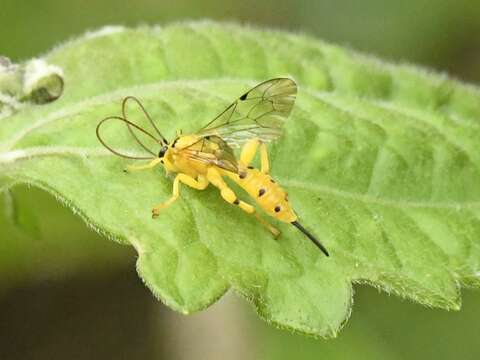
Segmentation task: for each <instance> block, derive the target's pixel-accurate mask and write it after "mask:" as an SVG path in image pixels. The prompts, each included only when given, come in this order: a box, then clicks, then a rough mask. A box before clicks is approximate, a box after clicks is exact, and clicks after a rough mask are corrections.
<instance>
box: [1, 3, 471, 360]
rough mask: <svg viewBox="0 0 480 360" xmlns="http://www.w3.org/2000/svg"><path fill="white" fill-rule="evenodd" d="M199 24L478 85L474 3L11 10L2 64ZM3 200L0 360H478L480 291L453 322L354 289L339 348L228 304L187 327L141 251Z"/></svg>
mask: <svg viewBox="0 0 480 360" xmlns="http://www.w3.org/2000/svg"><path fill="white" fill-rule="evenodd" d="M203 18H209V19H215V20H226V21H236V22H240V23H248V24H254V25H259V26H268V27H274V28H280V29H287V30H291V31H295V32H298V31H301V32H306V33H309V34H313V35H316V36H318V37H321V38H323V39H325V40H328V41H331V42H335V43H339V44H342V45H345V46H349V47H351V48H354V49H358V50H361V51H365V52H368V53H371V54H374V55H377V56H379V57H382V58H384V59H387V60H391V61H394V62H412V63H417V64H421V65H425V66H428V67H430V68H433V69H436V70H438V71H444V72H448V73H449V74H450V75H453V76H455V77H457V78H460V79H462V80H465V81H469V82H473V83H475V82H478V81H480V40H479V39H480V36H479V35H480V4H479V3H478V1H475V0H471V1H470V0H457V1H453V0H406V1H382V0H364V1H353V0H337V1H334V0H318V1H315V0H300V1H287V0H278V1H271V0H268V1H262V2H260V1H253V0H243V1H231V0H224V1H220V0H207V1H196V2H195V1H189V0H176V1H174V2H167V1H153V0H142V1H126V0H116V1H113V0H109V1H96V2H93V1H80V0H73V1H58V0H43V1H42V2H33V1H22V2H21V1H13V0H2V2H1V3H0V29H1V32H0V54H2V55H5V56H8V57H10V58H11V59H12V60H15V61H20V60H24V59H28V58H30V57H33V56H38V55H41V54H42V53H45V52H46V51H48V50H49V49H51V48H52V47H53V46H56V45H58V44H59V43H61V42H63V41H65V40H68V39H70V38H72V37H73V36H76V35H79V34H81V33H83V32H84V31H86V30H89V29H90V30H92V29H95V28H97V27H99V26H103V25H108V24H123V25H131V26H134V25H138V24H164V23H166V22H170V21H179V20H186V19H203ZM0 195H1V196H0V201H1V202H2V206H0V229H1V233H0V359H2V360H7V359H65V358H68V359H113V358H115V359H193V358H196V359H197V358H198V359H225V358H227V359H248V358H258V359H292V358H295V359H358V358H360V359H407V358H408V359H417V358H418V359H454V358H455V359H478V358H480V345H479V344H478V334H480V309H479V307H478V304H479V303H480V295H479V293H478V291H473V290H464V291H463V294H464V297H463V303H464V304H463V308H462V310H461V311H460V312H457V313H453V312H445V311H440V310H434V309H427V308H423V307H421V306H420V305H416V304H413V303H410V302H408V301H404V300H401V299H399V298H397V297H393V296H388V295H387V294H385V293H380V292H378V291H377V290H375V289H373V288H371V287H367V286H360V285H357V286H355V289H356V297H355V306H354V309H353V314H352V316H351V319H350V320H349V321H348V322H347V324H346V326H345V328H344V329H343V331H342V332H341V333H340V336H339V337H338V338H337V339H334V340H329V341H324V340H315V339H310V338H306V337H304V336H301V335H293V334H291V333H288V332H285V331H280V330H276V329H274V328H272V327H270V326H268V325H266V324H264V323H263V322H262V321H261V320H259V319H258V318H257V317H256V316H255V314H254V312H253V311H252V309H251V308H250V306H248V305H247V304H245V302H244V301H243V300H241V299H238V298H237V297H235V296H234V295H231V294H230V295H228V296H227V297H226V298H224V299H222V300H221V301H220V302H219V303H218V304H216V305H214V306H213V307H211V308H210V309H208V310H207V311H205V312H202V313H199V314H195V315H192V316H188V317H185V316H182V315H178V314H176V313H173V312H171V311H170V310H168V309H166V308H165V307H164V306H163V305H161V304H160V303H159V302H157V301H156V300H155V299H154V298H153V296H152V295H151V293H150V292H149V291H148V290H147V289H146V288H145V287H144V286H143V284H142V282H141V280H140V279H139V278H138V277H137V276H136V273H135V253H134V252H133V251H132V250H131V249H129V248H127V247H123V246H120V245H117V244H114V243H112V242H110V241H107V240H105V239H102V238H101V237H100V236H98V235H96V234H95V233H94V232H93V231H92V230H90V229H88V228H87V227H86V226H85V225H84V224H83V223H82V221H81V220H80V219H79V218H77V217H75V216H74V215H73V214H71V212H70V211H68V210H67V209H65V208H64V207H63V206H62V205H61V204H60V203H57V202H56V201H55V200H54V199H53V198H51V197H50V196H49V195H47V194H45V193H43V192H41V191H39V190H35V189H29V188H27V187H26V186H17V187H15V188H14V189H13V191H12V192H11V193H9V194H3V195H2V194H0ZM14 222H17V223H19V224H20V225H21V227H20V228H18V227H16V226H14V225H13V223H14Z"/></svg>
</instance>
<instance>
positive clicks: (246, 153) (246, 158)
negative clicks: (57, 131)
mask: <svg viewBox="0 0 480 360" xmlns="http://www.w3.org/2000/svg"><path fill="white" fill-rule="evenodd" d="M259 146H260V164H261V168H260V171H261V172H262V173H264V174H268V173H269V172H270V163H269V161H268V152H267V146H266V145H265V143H264V142H263V141H262V140H259V139H252V140H250V141H248V142H247V143H246V144H245V145H244V146H243V148H242V153H241V154H240V162H241V163H242V164H244V165H245V166H248V165H250V163H251V162H252V160H253V158H254V157H255V154H256V153H257V150H258V147H259Z"/></svg>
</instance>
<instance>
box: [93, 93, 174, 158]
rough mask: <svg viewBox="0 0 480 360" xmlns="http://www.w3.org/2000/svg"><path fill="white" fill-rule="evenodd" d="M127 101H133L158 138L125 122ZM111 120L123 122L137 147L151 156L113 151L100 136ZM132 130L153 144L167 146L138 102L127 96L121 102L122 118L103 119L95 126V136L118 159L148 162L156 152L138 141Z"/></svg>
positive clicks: (135, 125)
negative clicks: (147, 138) (152, 141)
mask: <svg viewBox="0 0 480 360" xmlns="http://www.w3.org/2000/svg"><path fill="white" fill-rule="evenodd" d="M129 101H133V102H134V103H135V104H137V105H138V107H139V108H140V109H141V110H142V112H143V114H144V115H145V118H146V119H148V121H149V123H150V124H151V126H152V127H153V129H154V130H155V132H156V134H157V135H158V137H156V136H154V135H153V134H152V133H150V132H149V131H147V130H145V129H144V128H143V127H141V126H139V125H137V124H135V123H133V122H132V121H130V120H127V119H128V115H127V104H128V102H129ZM111 120H116V121H121V122H123V123H124V124H125V125H126V126H127V128H128V131H129V132H130V134H131V135H132V136H133V138H134V139H135V141H136V142H137V143H138V145H140V146H141V147H142V148H143V149H144V150H145V151H147V152H148V153H149V154H151V155H152V156H131V155H127V154H122V153H121V152H119V151H117V150H115V149H113V148H112V147H111V146H109V145H108V144H107V142H106V141H105V140H104V139H103V137H102V135H101V128H102V126H103V125H104V124H105V123H106V122H107V121H111ZM133 129H136V130H138V131H140V132H141V133H142V134H144V135H146V136H147V137H149V138H150V139H152V140H154V142H156V143H158V144H160V145H168V142H167V140H166V139H165V137H164V136H163V135H162V133H161V132H160V130H159V129H158V127H157V126H156V125H155V122H154V121H153V120H152V118H151V117H150V115H149V113H148V112H147V110H146V109H145V107H144V106H143V104H142V103H141V102H140V100H138V99H137V98H136V97H134V96H127V97H126V98H124V99H123V101H122V116H108V117H106V118H104V119H103V120H101V121H100V123H99V124H98V125H97V128H96V134H97V138H98V140H99V141H100V142H101V143H102V145H103V146H104V147H105V148H107V149H108V150H109V151H110V152H112V153H113V154H115V155H117V156H120V157H123V158H126V159H133V160H149V159H152V158H153V157H156V156H157V152H155V151H152V150H151V149H150V148H149V147H148V146H147V145H145V143H144V142H143V141H142V140H140V138H139V137H138V136H137V134H135V131H134V130H133Z"/></svg>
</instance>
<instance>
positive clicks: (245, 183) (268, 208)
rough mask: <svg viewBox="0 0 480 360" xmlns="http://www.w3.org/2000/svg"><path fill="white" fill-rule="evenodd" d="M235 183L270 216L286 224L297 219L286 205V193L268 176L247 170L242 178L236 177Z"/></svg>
mask: <svg viewBox="0 0 480 360" xmlns="http://www.w3.org/2000/svg"><path fill="white" fill-rule="evenodd" d="M235 181H236V182H237V183H238V184H239V185H240V186H241V187H242V188H243V189H244V190H245V191H246V192H248V194H249V195H250V196H251V197H252V198H253V199H255V201H256V202H257V203H258V205H260V206H261V207H262V209H263V210H265V212H266V213H268V214H269V215H270V216H273V217H275V218H277V219H279V220H281V221H284V222H288V223H291V222H292V221H295V220H296V219H297V216H296V215H295V213H294V211H293V209H292V207H291V206H290V204H289V203H288V197H287V193H286V192H285V190H283V189H282V188H281V187H280V186H279V185H278V183H277V182H275V180H273V179H272V178H271V177H270V175H267V174H264V173H262V172H260V171H259V170H258V169H247V170H246V171H245V173H243V174H242V176H238V175H237V176H236V179H235Z"/></svg>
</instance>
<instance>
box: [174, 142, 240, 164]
mask: <svg viewBox="0 0 480 360" xmlns="http://www.w3.org/2000/svg"><path fill="white" fill-rule="evenodd" d="M180 151H181V153H182V155H184V156H185V157H187V158H188V159H189V160H191V161H196V162H200V163H202V164H207V165H216V166H218V167H220V168H222V169H225V170H228V171H231V172H234V173H238V164H237V159H236V158H235V154H234V153H233V149H232V148H231V147H230V146H228V144H227V143H226V142H225V141H224V140H223V139H222V138H220V137H219V136H215V135H212V136H205V137H200V138H199V139H198V141H197V142H195V143H193V144H191V145H189V146H188V147H185V148H182V149H180Z"/></svg>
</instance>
